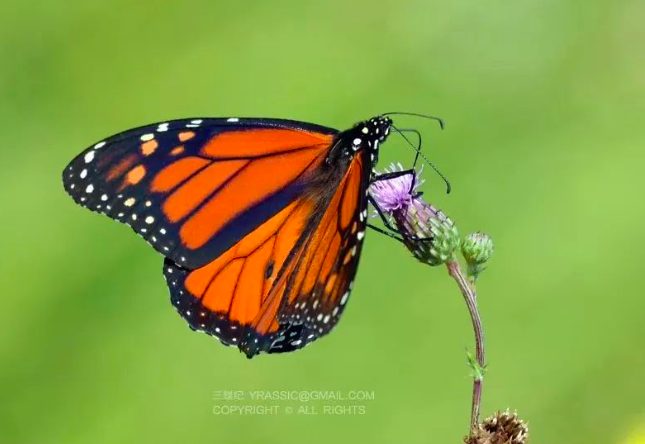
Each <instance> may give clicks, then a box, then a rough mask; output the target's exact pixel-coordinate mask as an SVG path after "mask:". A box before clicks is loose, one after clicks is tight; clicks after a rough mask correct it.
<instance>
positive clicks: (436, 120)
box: [382, 111, 446, 129]
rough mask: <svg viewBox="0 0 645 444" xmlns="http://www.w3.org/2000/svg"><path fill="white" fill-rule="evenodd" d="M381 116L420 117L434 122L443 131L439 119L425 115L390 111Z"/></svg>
mask: <svg viewBox="0 0 645 444" xmlns="http://www.w3.org/2000/svg"><path fill="white" fill-rule="evenodd" d="M382 115H383V116H414V117H422V118H424V119H429V120H434V121H435V122H437V123H438V124H439V127H440V128H441V129H444V128H445V127H446V126H445V124H444V123H443V120H442V119H441V118H440V117H435V116H429V115H427V114H419V113H406V112H402V111H391V112H389V113H384V114H382Z"/></svg>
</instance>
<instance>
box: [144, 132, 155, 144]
mask: <svg viewBox="0 0 645 444" xmlns="http://www.w3.org/2000/svg"><path fill="white" fill-rule="evenodd" d="M154 138H155V135H154V134H152V133H148V134H144V135H143V136H141V140H142V141H144V142H147V141H148V140H152V139H154Z"/></svg>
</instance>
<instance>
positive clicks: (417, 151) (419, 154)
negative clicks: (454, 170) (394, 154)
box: [391, 125, 452, 194]
mask: <svg viewBox="0 0 645 444" xmlns="http://www.w3.org/2000/svg"><path fill="white" fill-rule="evenodd" d="M391 128H392V129H393V130H394V131H396V132H397V133H399V134H400V135H401V137H403V139H405V141H406V142H407V143H408V145H410V146H411V147H412V149H413V150H414V151H416V153H417V156H421V158H422V159H423V160H424V161H425V162H426V163H427V164H428V165H430V168H432V169H433V170H434V171H435V173H437V174H438V175H439V177H441V179H443V181H444V182H445V184H446V194H450V191H451V190H452V186H451V185H450V181H449V180H448V178H447V177H446V176H444V175H443V174H442V173H441V171H439V169H438V168H437V167H436V166H435V165H434V163H432V162H430V161H429V160H428V158H427V157H426V156H424V155H423V153H422V152H421V150H420V149H419V148H418V147H416V146H414V144H413V143H412V142H411V141H410V139H408V138H407V137H406V136H405V134H403V132H402V131H401V130H400V129H398V128H397V127H396V126H394V125H391Z"/></svg>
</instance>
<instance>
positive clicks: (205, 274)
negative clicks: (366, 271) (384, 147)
mask: <svg viewBox="0 0 645 444" xmlns="http://www.w3.org/2000/svg"><path fill="white" fill-rule="evenodd" d="M391 126H392V120H391V119H390V118H389V117H388V116H387V115H380V116H377V117H374V118H372V119H369V120H366V121H362V122H359V123H357V124H356V125H354V126H353V127H351V128H350V129H348V130H345V131H338V130H336V129H333V128H328V127H324V126H320V125H316V124H311V123H305V122H298V121H292V120H283V119H267V118H200V119H196V118H191V119H182V120H172V121H167V122H162V123H155V124H151V125H146V126H142V127H139V128H135V129H131V130H128V131H125V132H122V133H120V134H117V135H114V136H111V137H108V138H107V139H105V140H102V141H100V142H98V143H96V144H94V145H92V146H91V147H89V148H87V149H86V150H85V151H83V152H82V153H80V154H79V155H78V156H77V157H76V158H74V159H73V160H72V161H71V162H70V163H69V165H68V166H67V167H66V168H65V170H64V171H63V185H64V188H65V190H66V191H67V193H68V194H69V195H70V196H71V197H72V198H73V200H74V201H75V202H76V203H78V204H80V205H81V206H83V207H85V208H88V209H90V210H92V211H95V212H99V213H102V214H105V215H107V216H109V217H110V218H112V219H115V220H117V221H119V222H122V223H125V224H127V225H129V226H130V227H131V228H132V229H133V230H134V231H135V232H136V233H138V234H139V235H140V236H142V237H143V238H144V239H145V240H146V241H147V242H148V243H149V244H150V245H151V246H152V247H153V248H154V249H155V250H157V251H158V252H159V253H161V254H162V255H163V256H164V257H165V260H164V266H163V273H164V276H165V278H166V282H167V285H168V288H169V290H170V295H171V302H172V304H173V305H174V307H175V308H176V310H177V311H178V312H179V314H180V315H181V316H182V317H183V318H184V319H185V320H186V321H187V322H188V325H189V326H190V327H191V328H192V329H194V330H198V331H203V332H205V333H207V334H209V335H212V336H215V337H217V338H219V340H220V341H221V342H222V343H223V344H225V345H230V346H237V347H238V348H239V349H240V350H241V351H242V352H244V353H245V354H246V355H247V356H248V357H249V358H251V357H253V356H255V355H257V354H259V353H280V352H290V351H293V350H297V349H300V348H302V347H304V346H305V345H307V344H309V343H311V342H312V341H314V340H316V339H317V338H319V337H321V336H324V335H326V334H327V333H329V332H330V331H331V329H332V328H333V327H334V326H335V325H336V324H337V322H338V320H339V319H340V317H341V315H342V313H343V310H344V308H345V306H346V304H347V300H348V298H349V295H350V292H351V290H352V286H353V282H354V278H355V276H356V270H357V266H358V261H359V257H360V253H361V248H362V245H363V240H364V237H365V231H366V227H367V206H368V201H369V195H368V187H369V185H370V182H371V180H373V179H374V177H373V176H374V174H375V173H374V169H373V168H374V166H375V165H376V162H377V160H378V152H379V144H381V143H383V142H384V141H385V140H386V138H387V137H388V135H389V133H390V128H391Z"/></svg>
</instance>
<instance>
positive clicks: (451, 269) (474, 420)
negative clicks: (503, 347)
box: [446, 259, 486, 434]
mask: <svg viewBox="0 0 645 444" xmlns="http://www.w3.org/2000/svg"><path fill="white" fill-rule="evenodd" d="M446 266H447V267H448V274H450V276H451V277H452V278H453V279H454V280H455V282H457V285H458V286H459V290H460V291H461V294H462V295H463V296H464V300H465V301H466V307H468V313H469V314H470V319H471V321H472V324H473V330H474V332H475V359H476V360H477V365H479V367H480V368H481V369H484V368H485V367H486V361H485V352H484V329H483V327H482V322H481V317H480V316H479V310H478V309H477V293H476V292H475V286H474V282H473V283H472V284H471V283H470V282H469V280H468V278H467V277H466V276H465V275H464V273H463V271H462V269H461V266H460V265H459V262H458V261H457V260H456V259H453V260H451V261H449V262H447V263H446ZM483 382H484V381H483V377H482V376H481V375H479V374H477V373H476V374H475V376H474V378H473V398H472V405H471V412H470V433H471V434H472V432H473V430H475V429H476V428H477V426H478V425H479V411H480V406H481V398H482V384H483Z"/></svg>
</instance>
